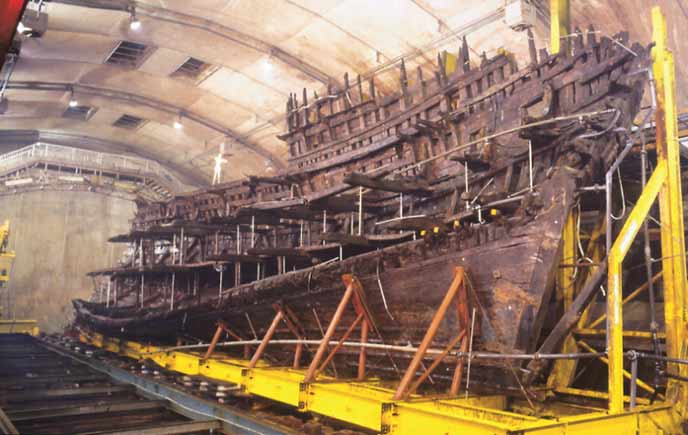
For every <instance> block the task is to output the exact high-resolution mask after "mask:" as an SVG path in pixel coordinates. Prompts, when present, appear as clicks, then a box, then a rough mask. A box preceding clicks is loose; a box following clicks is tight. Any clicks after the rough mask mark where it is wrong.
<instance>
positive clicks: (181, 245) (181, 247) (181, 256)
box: [179, 227, 184, 265]
mask: <svg viewBox="0 0 688 435" xmlns="http://www.w3.org/2000/svg"><path fill="white" fill-rule="evenodd" d="M180 232H181V235H180V236H179V264H180V265H181V264H184V227H182V229H181V231H180Z"/></svg>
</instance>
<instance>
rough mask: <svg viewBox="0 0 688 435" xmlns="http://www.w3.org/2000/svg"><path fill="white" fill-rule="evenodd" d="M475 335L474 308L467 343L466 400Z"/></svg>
mask: <svg viewBox="0 0 688 435" xmlns="http://www.w3.org/2000/svg"><path fill="white" fill-rule="evenodd" d="M474 333H475V307H474V308H473V315H472V316H471V338H470V340H469V341H468V367H467V368H466V399H468V387H469V385H470V381H471V354H472V353H473V335H474Z"/></svg>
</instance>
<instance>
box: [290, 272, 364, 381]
mask: <svg viewBox="0 0 688 435" xmlns="http://www.w3.org/2000/svg"><path fill="white" fill-rule="evenodd" d="M342 281H344V284H345V285H346V291H345V292H344V295H343V296H342V299H341V300H340V301H339V305H338V306H337V310H336V311H335V312H334V315H333V316H332V320H331V321H330V324H329V325H328V326H327V331H326V332H325V335H324V337H323V339H322V341H321V342H320V345H319V346H318V350H317V351H316V353H315V356H314V357H313V360H312V361H311V364H310V366H309V367H308V371H307V372H306V377H305V378H304V380H303V382H304V383H309V382H313V381H315V380H316V379H317V377H318V375H319V374H320V373H321V372H322V371H323V370H325V368H327V366H328V365H329V364H330V363H331V362H332V360H333V359H334V357H335V355H336V354H337V352H338V351H339V349H341V348H342V346H343V345H344V342H345V341H346V340H347V339H348V338H349V337H350V336H351V333H352V332H353V331H354V330H355V329H356V327H357V326H358V325H359V324H361V342H367V340H368V331H369V330H370V328H371V327H374V323H373V321H372V317H371V316H370V312H369V311H368V309H367V308H366V305H365V299H364V294H363V288H362V286H361V283H360V281H359V280H358V279H357V278H356V277H354V276H353V275H348V274H347V275H343V276H342ZM352 299H353V305H354V310H355V312H356V319H355V320H354V321H353V323H352V324H351V326H349V328H348V329H347V330H346V332H345V333H344V335H342V337H341V338H340V339H339V341H338V342H337V344H336V345H335V346H334V348H333V349H332V350H331V351H330V353H329V354H328V355H327V357H325V352H326V351H327V348H328V346H329V344H330V340H332V337H333V336H334V333H335V331H336V330H337V327H338V326H339V323H340V322H341V320H342V317H343V315H344V311H345V310H346V308H347V307H348V305H349V302H352ZM323 357H325V358H324V361H323ZM358 363H359V366H358V379H359V380H362V379H364V378H365V364H366V354H365V349H364V348H361V350H360V353H359V358H358Z"/></svg>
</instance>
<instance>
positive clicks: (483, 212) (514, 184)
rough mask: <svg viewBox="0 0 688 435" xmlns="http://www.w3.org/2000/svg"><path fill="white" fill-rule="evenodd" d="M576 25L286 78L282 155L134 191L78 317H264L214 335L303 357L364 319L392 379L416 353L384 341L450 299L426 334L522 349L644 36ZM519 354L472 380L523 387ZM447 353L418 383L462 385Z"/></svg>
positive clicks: (111, 328) (638, 91)
mask: <svg viewBox="0 0 688 435" xmlns="http://www.w3.org/2000/svg"><path fill="white" fill-rule="evenodd" d="M584 33H585V34H584ZM584 33H583V32H580V31H577V32H576V35H577V36H575V37H573V38H570V39H568V40H566V41H564V48H563V49H562V50H561V52H560V53H558V54H556V55H551V54H548V53H547V51H546V50H544V49H541V50H539V51H538V50H537V48H536V47H535V45H534V43H533V38H532V35H530V46H529V52H530V59H529V62H528V65H527V66H526V67H525V68H522V69H520V70H519V69H518V67H517V64H516V61H515V59H514V58H513V55H511V54H509V53H508V52H500V53H499V54H497V55H496V56H494V57H492V58H487V57H486V56H484V55H483V56H482V57H481V58H480V59H479V60H478V61H477V62H476V61H475V60H474V61H471V59H470V58H469V47H468V45H467V43H466V41H465V39H464V41H463V45H462V47H461V48H460V50H459V52H458V56H451V55H446V54H444V55H441V56H438V59H437V65H436V66H435V68H434V76H432V77H427V73H426V75H425V76H424V75H423V70H422V69H418V71H407V70H406V67H405V65H404V63H403V62H402V63H401V65H400V73H399V89H398V91H396V92H395V93H393V94H391V95H386V96H381V95H380V94H379V92H378V91H377V90H376V85H375V82H374V80H372V79H371V80H369V81H365V82H362V80H361V79H360V77H359V78H358V79H357V80H352V81H349V79H348V77H347V76H345V78H344V84H343V86H340V87H339V88H337V89H335V87H334V86H331V87H330V88H329V89H328V92H327V95H324V96H318V95H317V94H315V93H314V95H312V96H311V97H310V98H309V96H308V95H307V93H306V90H304V91H303V95H302V96H299V98H297V96H296V95H292V96H291V97H290V98H289V100H288V101H287V104H286V117H287V125H288V131H287V132H286V133H284V134H283V135H282V136H281V137H280V138H281V139H282V140H284V141H285V142H286V143H287V145H288V147H289V155H290V157H289V165H288V169H286V170H285V171H283V172H280V173H278V174H276V175H275V176H271V177H258V176H256V177H249V178H248V179H244V180H241V181H235V182H230V183H225V184H221V185H216V186H213V187H211V188H206V189H203V190H199V191H196V192H193V193H191V194H186V195H183V196H178V197H176V198H174V199H172V200H170V201H169V202H166V203H154V204H140V206H139V209H138V212H137V215H136V218H135V221H134V223H133V228H132V230H131V232H130V233H129V234H125V235H120V236H117V237H114V238H113V239H112V240H111V241H112V242H126V243H129V244H130V251H131V252H132V254H131V256H130V258H129V260H128V261H127V262H126V263H125V264H122V265H120V266H118V267H114V268H110V269H106V270H100V271H95V272H93V273H92V275H93V276H94V277H96V279H104V280H105V281H106V282H107V287H108V289H109V290H108V291H107V293H106V294H107V296H106V297H105V298H103V296H102V295H103V294H104V292H101V293H100V299H99V298H97V297H96V298H93V299H92V300H91V301H84V300H75V301H74V306H75V308H76V314H77V315H76V321H75V324H76V326H77V327H84V328H87V329H89V330H93V331H99V332H102V333H106V334H108V335H111V336H119V337H127V338H133V339H137V340H139V341H141V340H143V341H148V342H153V343H162V344H175V343H176V344H177V345H179V344H185V343H198V342H199V341H203V342H208V341H210V339H211V337H212V336H213V334H214V332H215V331H218V332H219V331H220V330H221V329H223V330H224V331H225V332H227V333H228V334H229V336H231V337H233V338H232V339H234V340H254V342H256V343H257V340H261V339H262V338H263V337H265V336H266V335H269V339H271V340H272V341H273V343H271V344H270V346H269V347H268V348H267V349H265V348H263V349H260V347H258V346H256V345H255V344H253V345H251V346H243V347H241V346H237V347H227V348H226V352H229V353H233V352H236V353H237V354H241V353H243V352H245V354H244V356H245V357H246V358H250V357H251V355H253V357H254V359H256V358H257V357H262V358H269V359H270V360H271V361H273V362H274V363H275V364H278V365H279V364H282V365H292V364H293V365H294V366H297V367H298V366H299V365H302V366H307V365H308V364H311V365H313V363H312V361H313V360H315V359H316V358H318V357H319V356H318V355H317V354H316V353H317V352H316V348H317V347H318V346H314V345H313V340H322V339H323V336H324V334H325V337H326V339H330V338H332V339H337V338H339V337H340V336H341V337H342V338H343V339H348V338H349V337H351V335H352V333H353V334H354V335H355V337H356V340H358V337H359V335H363V334H365V335H366V336H368V334H370V336H369V337H367V338H366V337H362V338H363V339H367V340H368V341H369V342H371V343H382V344H385V345H386V347H384V350H382V349H383V346H381V347H380V349H375V348H372V349H369V350H368V364H367V368H366V369H367V371H368V372H369V373H372V374H375V375H376V376H379V377H381V378H383V379H395V378H396V379H397V380H398V379H399V374H400V373H401V372H403V371H404V370H405V369H406V367H407V366H409V360H410V359H411V356H412V354H409V353H408V352H396V351H395V349H396V348H398V347H400V346H419V343H420V345H421V346H422V345H423V344H424V342H425V341H427V337H426V340H423V338H424V336H426V334H427V331H428V327H429V325H430V324H431V321H433V319H435V317H436V316H435V313H436V312H437V310H438V307H440V306H442V305H444V307H445V312H446V315H444V316H442V317H441V318H440V320H441V322H439V323H437V324H435V325H434V329H435V331H433V333H436V334H434V336H431V337H430V342H432V343H433V345H434V346H436V347H438V348H447V349H452V348H454V349H455V350H456V349H462V350H465V349H466V347H467V344H468V339H469V336H470V340H471V343H472V349H473V350H474V351H475V350H482V351H490V352H497V353H507V354H514V353H528V352H534V351H535V350H537V347H538V344H539V343H541V342H542V340H543V338H544V337H543V335H544V333H543V331H547V330H548V328H551V325H549V326H547V325H546V323H547V322H550V323H551V322H552V321H553V320H552V318H548V316H551V313H550V312H551V311H552V306H553V305H552V304H551V299H552V294H553V288H554V281H555V275H556V273H557V271H558V268H559V263H560V245H561V243H560V242H561V238H562V232H563V228H564V225H565V221H566V219H567V216H568V214H569V212H570V211H571V209H572V208H573V207H574V206H575V204H576V202H577V196H578V193H577V192H578V188H579V187H581V186H588V185H591V184H594V183H599V182H600V181H601V180H603V179H604V174H605V172H606V171H607V170H608V169H609V167H610V166H611V165H612V163H613V162H614V160H615V158H616V157H617V155H618V153H619V151H620V150H621V149H622V148H623V145H624V144H625V143H626V141H627V140H628V139H627V138H628V135H627V134H626V133H625V132H626V131H628V130H629V129H630V128H631V125H632V121H633V119H634V118H635V117H636V115H637V113H638V111H639V107H640V101H641V98H642V94H643V89H644V87H645V86H646V75H645V74H639V73H638V72H639V71H641V70H642V69H644V68H646V67H647V65H648V64H649V48H647V47H643V46H641V45H639V44H637V43H636V44H633V45H632V46H631V45H630V43H629V41H628V34H627V33H620V34H618V35H616V36H615V37H613V38H607V37H602V38H597V37H596V32H594V30H592V29H590V30H589V31H587V32H584ZM477 64H479V66H477ZM457 268H458V269H457ZM459 275H461V276H459ZM457 276H458V278H457ZM457 279H459V280H462V282H463V284H464V285H463V286H462V291H458V292H455V293H456V295H457V297H458V299H459V304H458V309H453V308H452V309H449V310H446V304H443V301H444V302H447V301H446V300H445V299H446V297H447V295H448V293H447V289H450V292H451V291H452V289H455V288H456V286H455V285H454V284H456V282H457ZM354 287H355V289H356V291H354V293H353V297H351V293H350V291H349V290H350V289H351V288H354ZM345 290H346V291H345ZM343 298H344V299H346V298H349V299H346V300H351V301H352V303H353V306H354V308H355V309H347V308H346V303H345V302H346V301H345V302H344V303H342V301H343ZM555 311H556V310H555ZM554 321H556V319H554ZM218 322H220V325H222V328H218V329H216V327H217V325H218ZM469 324H473V326H472V327H470V328H469V326H470V325H469ZM348 325H351V326H348ZM358 326H360V327H361V328H362V329H363V331H362V332H361V333H360V334H359V332H353V331H354V330H355V328H356V327H358ZM325 330H327V331H325ZM356 331H358V330H356ZM217 335H218V336H219V334H217ZM216 339H217V337H216ZM289 340H292V342H293V343H290V342H288V341H289ZM308 340H310V341H311V343H310V346H309V345H308ZM264 341H265V340H264ZM303 343H306V344H305V345H302V344H303ZM320 347H322V346H320ZM257 348H258V350H259V352H258V353H259V355H256V352H257ZM320 357H321V355H320ZM359 358H360V353H359V350H358V349H356V348H355V347H346V346H345V347H343V348H341V349H338V352H337V353H336V356H335V357H334V358H333V360H332V363H333V364H331V365H330V367H335V368H336V369H338V373H337V375H338V376H339V377H346V376H354V375H355V373H356V370H357V367H359V362H360V361H361V360H360V359H359ZM427 358H428V360H427V361H425V362H426V363H428V364H429V363H430V360H429V358H430V356H427ZM364 361H365V360H364ZM327 363H329V361H327V362H326V364H325V366H327ZM420 364H421V365H422V364H423V361H422V360H421V361H420ZM513 364H516V363H513V362H512V363H510V362H507V361H505V360H499V359H495V360H490V361H475V362H474V368H473V372H472V375H471V376H473V378H472V381H473V385H476V388H481V386H482V388H484V389H487V390H490V389H495V388H499V389H502V391H504V390H506V391H509V390H510V389H514V390H516V389H517V387H518V386H519V384H520V383H521V380H519V378H521V379H522V380H524V381H526V382H527V381H528V378H530V379H532V378H533V376H530V377H528V376H522V374H523V373H524V372H525V371H524V370H515V369H514V365H513ZM457 365H458V366H461V365H462V363H461V361H459V364H457V358H456V357H452V356H451V355H448V354H445V357H444V358H440V359H439V360H438V365H437V367H438V368H437V370H436V371H435V374H434V375H433V385H434V386H430V387H431V388H438V385H440V386H441V385H448V384H449V383H452V382H451V381H452V379H453V378H454V382H453V383H454V384H456V383H457V381H456V377H457V376H458V377H459V380H460V378H461V376H462V372H461V370H457V369H456V368H455V367H457ZM320 368H321V369H323V368H324V366H321V367H320ZM457 372H458V373H457ZM452 373H453V374H452ZM359 374H360V372H359ZM531 375H532V373H531ZM521 387H522V386H521Z"/></svg>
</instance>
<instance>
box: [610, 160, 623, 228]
mask: <svg viewBox="0 0 688 435" xmlns="http://www.w3.org/2000/svg"><path fill="white" fill-rule="evenodd" d="M616 175H617V177H618V178H619V193H620V194H621V215H620V216H614V213H613V212H612V211H611V210H610V212H609V216H610V217H611V218H612V219H614V220H615V221H619V220H621V219H623V218H624V216H625V215H626V195H625V193H624V188H623V182H622V181H621V170H620V169H619V168H616ZM610 208H611V207H610Z"/></svg>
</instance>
